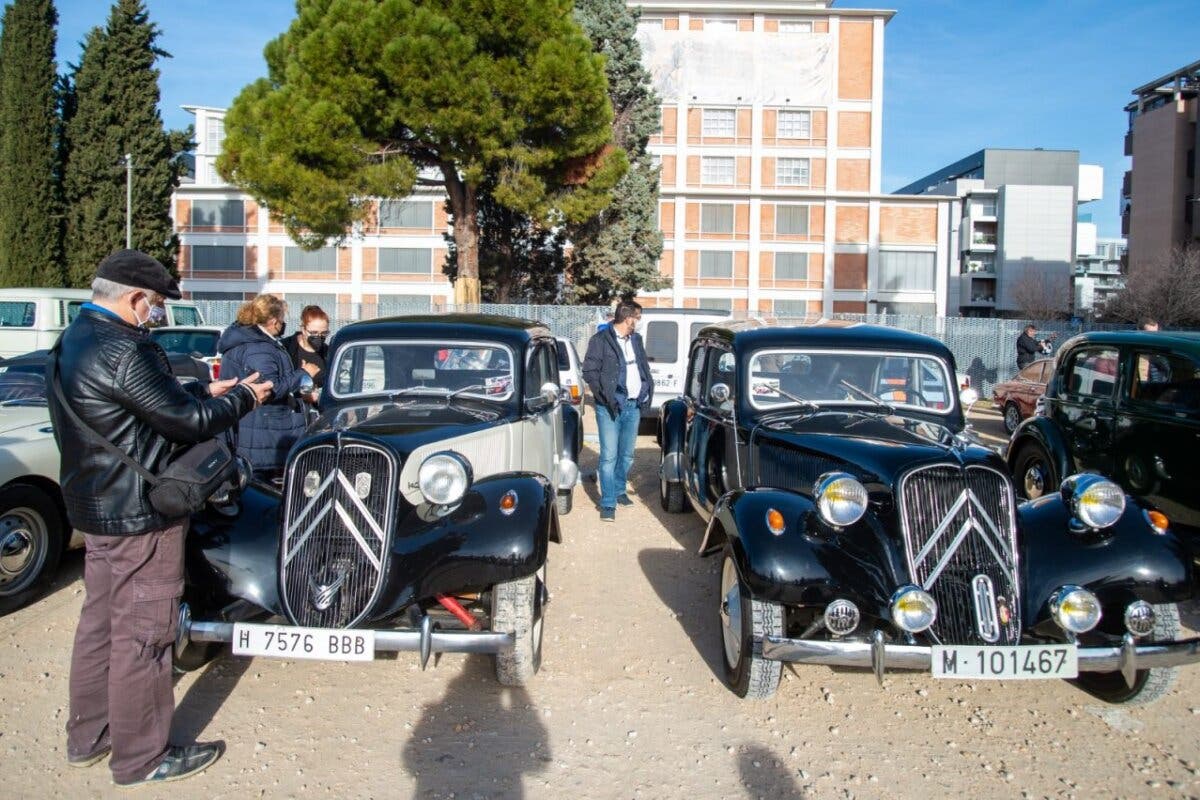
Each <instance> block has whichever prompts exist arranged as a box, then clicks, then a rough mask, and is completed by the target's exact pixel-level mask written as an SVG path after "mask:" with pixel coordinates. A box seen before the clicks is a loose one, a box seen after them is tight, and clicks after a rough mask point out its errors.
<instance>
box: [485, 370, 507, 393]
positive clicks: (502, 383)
mask: <svg viewBox="0 0 1200 800" xmlns="http://www.w3.org/2000/svg"><path fill="white" fill-rule="evenodd" d="M483 386H484V392H485V394H496V395H500V394H508V390H509V389H511V388H512V376H511V375H500V376H498V377H495V378H485V379H484V381H483Z"/></svg>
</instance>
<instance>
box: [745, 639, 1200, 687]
mask: <svg viewBox="0 0 1200 800" xmlns="http://www.w3.org/2000/svg"><path fill="white" fill-rule="evenodd" d="M932 652H933V651H932V649H931V648H929V647H924V646H921V645H911V644H889V643H887V642H885V641H884V638H883V633H882V632H880V631H875V633H874V634H873V635H872V637H871V641H869V642H836V641H828V642H826V641H817V640H813V639H788V638H785V637H782V636H768V637H767V638H766V639H764V640H763V643H762V655H763V658H769V659H771V660H772V661H790V662H794V663H799V664H824V665H826V666H831V667H863V668H868V669H871V670H873V671H874V672H875V677H876V678H878V679H879V681H880V682H881V683H882V682H883V673H884V671H885V670H887V669H917V670H925V671H929V670H931V669H932V663H931V654H932ZM1077 653H1078V657H1079V671H1080V672H1120V673H1121V674H1122V675H1123V676H1124V677H1125V682H1126V683H1128V684H1129V685H1130V686H1132V685H1133V681H1134V678H1135V676H1136V673H1137V671H1138V670H1141V669H1149V668H1151V667H1175V666H1179V665H1182V664H1192V663H1195V662H1197V661H1200V639H1186V640H1183V641H1178V642H1170V643H1169V644H1142V645H1139V644H1138V643H1137V640H1136V639H1134V638H1133V634H1129V633H1127V634H1125V638H1124V639H1123V640H1122V642H1121V644H1120V646H1117V647H1080V648H1078V650H1077Z"/></svg>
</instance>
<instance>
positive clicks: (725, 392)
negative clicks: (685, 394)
mask: <svg viewBox="0 0 1200 800" xmlns="http://www.w3.org/2000/svg"><path fill="white" fill-rule="evenodd" d="M731 394H732V393H731V392H730V391H729V386H728V385H727V384H724V383H714V384H713V386H712V388H711V389H709V390H708V399H709V400H711V401H712V403H713V405H717V406H721V405H725V404H726V403H728V402H729V398H730V396H731Z"/></svg>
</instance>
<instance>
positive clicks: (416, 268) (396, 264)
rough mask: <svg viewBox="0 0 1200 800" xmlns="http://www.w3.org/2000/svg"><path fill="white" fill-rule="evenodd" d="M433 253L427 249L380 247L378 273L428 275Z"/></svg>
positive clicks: (430, 272) (430, 271)
mask: <svg viewBox="0 0 1200 800" xmlns="http://www.w3.org/2000/svg"><path fill="white" fill-rule="evenodd" d="M432 264H433V251H432V250H430V249H429V248H428V247H381V248H379V271H380V272H381V273H385V272H386V273H392V274H396V273H400V274H404V275H430V274H432V272H433V267H432V266H431V265H432Z"/></svg>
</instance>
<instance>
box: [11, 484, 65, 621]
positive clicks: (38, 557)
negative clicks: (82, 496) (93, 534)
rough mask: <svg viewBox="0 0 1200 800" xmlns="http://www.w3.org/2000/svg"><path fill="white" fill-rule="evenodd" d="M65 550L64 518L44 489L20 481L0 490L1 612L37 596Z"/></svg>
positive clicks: (17, 606)
mask: <svg viewBox="0 0 1200 800" xmlns="http://www.w3.org/2000/svg"><path fill="white" fill-rule="evenodd" d="M62 551H63V520H62V517H61V516H60V515H59V513H58V507H57V506H56V505H55V504H54V501H53V500H52V499H51V498H50V497H49V496H48V495H47V494H46V493H45V492H43V491H42V490H41V489H38V488H37V487H34V486H25V485H21V484H18V485H15V486H8V487H6V488H4V489H2V490H0V613H7V612H9V611H15V610H16V609H18V608H20V607H21V606H23V605H26V604H27V603H29V602H31V601H32V600H33V599H34V598H36V597H37V596H38V595H39V594H40V593H41V592H42V590H43V589H45V587H46V584H47V583H48V582H49V581H50V579H51V578H52V577H53V576H54V571H55V569H57V568H58V561H59V558H61V557H62Z"/></svg>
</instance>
